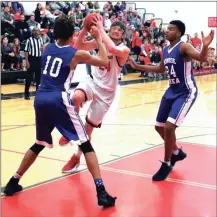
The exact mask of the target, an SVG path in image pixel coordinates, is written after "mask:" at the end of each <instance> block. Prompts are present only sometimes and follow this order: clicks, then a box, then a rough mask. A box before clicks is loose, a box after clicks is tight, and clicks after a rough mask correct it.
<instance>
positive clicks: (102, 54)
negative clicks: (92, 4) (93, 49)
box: [71, 26, 109, 69]
mask: <svg viewBox="0 0 217 217" xmlns="http://www.w3.org/2000/svg"><path fill="white" fill-rule="evenodd" d="M90 33H91V35H92V36H93V38H95V40H96V44H97V47H98V50H99V52H98V55H97V56H93V55H90V53H89V52H86V51H84V50H78V51H77V52H76V54H75V56H74V57H73V59H72V61H71V69H75V68H76V66H77V64H78V63H81V62H82V63H86V64H88V65H92V66H99V67H106V66H107V65H108V63H109V60H108V55H107V50H106V48H105V45H104V44H103V42H102V38H101V37H100V33H99V31H98V29H97V28H96V27H95V26H93V27H92V28H91V31H90Z"/></svg>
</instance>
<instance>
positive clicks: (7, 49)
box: [1, 37, 16, 71]
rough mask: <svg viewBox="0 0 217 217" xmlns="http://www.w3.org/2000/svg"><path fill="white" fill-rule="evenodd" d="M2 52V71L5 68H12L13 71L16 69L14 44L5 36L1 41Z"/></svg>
mask: <svg viewBox="0 0 217 217" xmlns="http://www.w3.org/2000/svg"><path fill="white" fill-rule="evenodd" d="M1 54H2V71H4V70H5V69H10V70H11V71H15V70H16V69H14V63H15V54H14V51H13V48H12V46H11V45H10V44H9V43H8V38H7V37H3V38H2V42H1Z"/></svg>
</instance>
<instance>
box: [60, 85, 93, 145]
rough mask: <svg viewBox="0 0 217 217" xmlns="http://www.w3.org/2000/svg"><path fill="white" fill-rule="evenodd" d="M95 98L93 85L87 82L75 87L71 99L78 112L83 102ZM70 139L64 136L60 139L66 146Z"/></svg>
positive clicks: (61, 143)
mask: <svg viewBox="0 0 217 217" xmlns="http://www.w3.org/2000/svg"><path fill="white" fill-rule="evenodd" d="M92 98H93V92H92V89H91V87H90V86H89V85H88V84H87V83H80V84H79V85H78V87H77V88H76V89H75V91H74V93H72V94H71V100H72V103H73V105H74V106H75V109H76V111H77V113H79V111H80V108H81V107H82V105H83V103H85V102H86V101H90V100H92ZM68 142H69V141H68V140H67V139H66V138H65V137H64V136H62V137H61V138H60V140H59V145H60V146H65V145H67V144H68Z"/></svg>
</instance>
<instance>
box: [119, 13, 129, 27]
mask: <svg viewBox="0 0 217 217" xmlns="http://www.w3.org/2000/svg"><path fill="white" fill-rule="evenodd" d="M117 20H118V21H121V22H123V23H124V24H125V25H127V24H128V22H127V20H125V19H124V17H123V12H122V11H120V12H119V13H118V17H117Z"/></svg>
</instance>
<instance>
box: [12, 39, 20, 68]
mask: <svg viewBox="0 0 217 217" xmlns="http://www.w3.org/2000/svg"><path fill="white" fill-rule="evenodd" d="M11 46H12V48H13V52H14V55H15V68H16V70H23V56H21V54H20V41H19V39H18V38H15V39H14V42H13V43H12V45H11Z"/></svg>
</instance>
